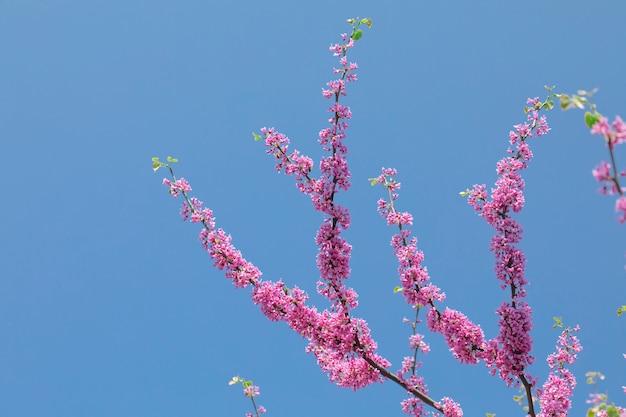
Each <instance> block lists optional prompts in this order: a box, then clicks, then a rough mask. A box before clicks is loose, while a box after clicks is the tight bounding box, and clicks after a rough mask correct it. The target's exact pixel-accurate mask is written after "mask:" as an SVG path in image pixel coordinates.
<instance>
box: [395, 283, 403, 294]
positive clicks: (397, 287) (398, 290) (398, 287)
mask: <svg viewBox="0 0 626 417" xmlns="http://www.w3.org/2000/svg"><path fill="white" fill-rule="evenodd" d="M399 292H402V287H401V286H399V285H396V286H395V287H393V293H394V294H397V293H399Z"/></svg>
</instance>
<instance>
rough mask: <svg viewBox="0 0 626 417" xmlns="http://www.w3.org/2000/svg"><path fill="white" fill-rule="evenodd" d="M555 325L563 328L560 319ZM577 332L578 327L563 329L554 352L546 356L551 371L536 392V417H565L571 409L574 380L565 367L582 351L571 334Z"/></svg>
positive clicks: (576, 339)
mask: <svg viewBox="0 0 626 417" xmlns="http://www.w3.org/2000/svg"><path fill="white" fill-rule="evenodd" d="M557 325H558V326H559V327H563V325H562V324H560V319H557ZM555 327H556V325H555ZM579 330H580V328H579V327H578V326H576V327H575V328H573V329H570V328H563V332H562V333H561V336H560V337H559V340H558V346H557V348H556V352H555V353H552V354H550V355H548V358H547V362H548V365H549V366H550V369H551V370H552V371H551V372H550V375H549V376H548V380H547V381H546V382H545V383H544V384H543V387H542V388H541V389H538V390H537V393H538V394H539V402H540V404H541V412H540V413H539V414H538V415H537V417H565V416H567V410H569V409H570V408H571V396H572V393H573V392H574V388H575V387H576V378H575V377H574V375H573V374H572V373H571V372H570V370H569V369H567V368H565V365H571V364H573V363H574V361H576V353H577V352H580V351H581V350H582V346H581V345H580V343H579V342H578V338H577V337H576V336H575V335H574V334H573V333H574V332H577V331H579Z"/></svg>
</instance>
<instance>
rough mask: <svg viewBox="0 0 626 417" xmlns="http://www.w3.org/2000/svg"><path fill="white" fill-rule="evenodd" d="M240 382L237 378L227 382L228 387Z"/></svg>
mask: <svg viewBox="0 0 626 417" xmlns="http://www.w3.org/2000/svg"><path fill="white" fill-rule="evenodd" d="M240 381H241V378H239V377H238V376H234V377H233V379H231V380H230V381H228V385H235V384H237V383H238V382H240Z"/></svg>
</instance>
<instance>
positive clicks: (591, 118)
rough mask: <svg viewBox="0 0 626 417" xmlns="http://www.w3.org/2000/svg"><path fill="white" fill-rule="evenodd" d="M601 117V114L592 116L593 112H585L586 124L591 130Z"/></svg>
mask: <svg viewBox="0 0 626 417" xmlns="http://www.w3.org/2000/svg"><path fill="white" fill-rule="evenodd" d="M600 117H601V116H600V114H599V113H597V112H596V113H594V114H591V112H585V124H586V125H587V127H588V128H589V129H591V128H592V127H593V125H595V124H596V123H598V121H599V120H600Z"/></svg>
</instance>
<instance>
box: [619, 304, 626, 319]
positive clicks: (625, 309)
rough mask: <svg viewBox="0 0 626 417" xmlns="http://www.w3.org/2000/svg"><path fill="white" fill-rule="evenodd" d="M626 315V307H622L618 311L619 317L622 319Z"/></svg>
mask: <svg viewBox="0 0 626 417" xmlns="http://www.w3.org/2000/svg"><path fill="white" fill-rule="evenodd" d="M624 313H626V306H621V307H620V308H618V309H617V317H621V316H622V314H624Z"/></svg>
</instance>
